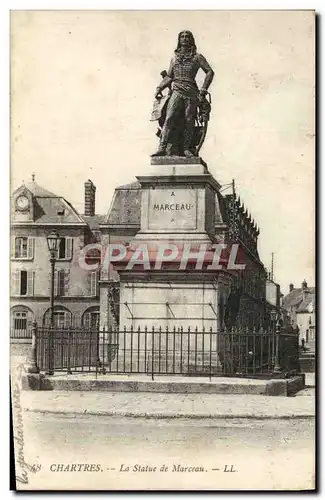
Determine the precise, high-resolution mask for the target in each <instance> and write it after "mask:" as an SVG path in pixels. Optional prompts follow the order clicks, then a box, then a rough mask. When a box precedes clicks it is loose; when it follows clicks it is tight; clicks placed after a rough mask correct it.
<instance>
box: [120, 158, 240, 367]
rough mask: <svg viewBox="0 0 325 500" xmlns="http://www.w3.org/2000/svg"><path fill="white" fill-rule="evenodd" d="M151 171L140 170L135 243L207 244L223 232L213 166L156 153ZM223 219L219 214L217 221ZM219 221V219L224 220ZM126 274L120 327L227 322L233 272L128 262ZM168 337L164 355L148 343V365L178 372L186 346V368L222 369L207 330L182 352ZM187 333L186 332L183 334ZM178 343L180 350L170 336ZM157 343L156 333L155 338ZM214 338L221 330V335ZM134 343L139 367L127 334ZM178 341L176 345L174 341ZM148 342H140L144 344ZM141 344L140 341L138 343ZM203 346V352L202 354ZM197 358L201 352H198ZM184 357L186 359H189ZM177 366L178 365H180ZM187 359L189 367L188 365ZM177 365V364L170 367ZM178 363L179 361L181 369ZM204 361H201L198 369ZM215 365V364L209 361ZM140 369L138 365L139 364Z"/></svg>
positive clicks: (213, 326)
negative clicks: (219, 228) (225, 312)
mask: <svg viewBox="0 0 325 500" xmlns="http://www.w3.org/2000/svg"><path fill="white" fill-rule="evenodd" d="M151 163H152V173H151V174H150V175H148V176H138V177H137V179H138V182H139V183H140V185H141V228H140V231H139V232H138V233H137V234H136V236H135V238H134V240H133V241H132V242H131V244H132V245H134V246H135V247H136V245H139V244H148V245H149V246H150V245H151V246H152V245H159V243H162V242H164V243H166V242H169V243H172V242H174V243H176V244H184V243H186V242H187V243H191V244H193V245H194V246H195V245H200V244H202V243H207V244H213V243H216V242H217V238H216V225H217V221H216V213H219V212H220V211H219V212H218V206H217V204H218V191H219V189H220V184H219V183H218V182H217V181H216V180H215V179H214V177H213V176H212V175H211V174H210V173H209V171H208V169H207V165H206V164H205V163H204V162H203V160H202V159H200V158H175V157H171V158H167V157H163V158H153V159H152V161H151ZM219 223H220V221H218V224H219ZM219 226H220V224H219ZM119 275H120V330H122V329H123V328H124V327H125V328H126V329H127V331H129V330H130V328H131V327H132V328H133V329H134V330H136V329H138V328H140V329H141V331H144V329H145V328H147V329H148V330H149V331H150V330H151V329H152V327H154V328H155V329H156V330H158V329H159V328H160V327H161V328H162V330H163V331H165V330H166V329H168V331H169V332H173V329H175V331H176V332H177V331H179V329H180V328H182V329H183V331H184V332H185V331H187V330H188V329H190V331H191V332H194V331H195V329H197V330H198V332H202V331H204V329H205V331H206V332H208V331H209V330H210V329H211V330H212V331H213V332H216V331H217V330H219V329H220V326H221V321H222V316H223V307H224V304H225V302H226V298H227V296H228V294H229V289H230V284H231V278H230V276H229V275H228V274H227V273H226V272H218V271H205V270H186V269H185V270H175V269H172V268H168V266H167V267H166V266H165V267H164V268H161V269H158V270H157V269H155V268H154V267H149V268H148V267H147V268H145V269H143V270H139V268H137V269H136V270H135V269H130V270H127V269H121V270H120V271H119ZM170 335H172V333H170V334H169V336H166V335H164V336H163V344H162V345H160V348H159V351H158V357H157V351H156V347H154V351H155V353H154V358H152V355H151V352H150V349H151V347H152V344H150V345H149V344H146V346H147V351H148V353H147V354H148V356H149V357H148V356H147V355H146V356H145V358H146V359H145V360H143V359H142V360H141V364H142V363H144V364H145V366H146V367H147V368H146V371H148V372H150V371H151V370H152V367H154V371H155V372H156V373H157V371H159V369H160V368H161V367H164V368H163V371H164V372H167V373H169V372H170V370H171V372H173V371H176V373H178V372H179V370H180V371H182V369H184V363H183V361H182V359H180V358H181V356H182V355H183V352H184V350H185V352H186V357H187V358H188V359H187V361H186V367H187V368H186V371H187V372H188V373H190V372H191V373H196V372H197V373H204V372H205V371H206V370H207V369H209V370H211V366H213V370H214V371H218V369H219V362H218V356H217V351H218V346H217V345H213V346H212V349H213V352H214V353H215V355H214V357H213V360H212V365H211V357H210V354H209V353H210V351H211V344H210V342H209V340H208V337H207V336H206V335H207V334H205V335H204V336H201V337H200V338H199V337H197V339H196V341H198V343H199V344H198V345H196V347H195V348H193V346H192V347H191V345H190V344H191V342H193V338H194V337H193V338H192V339H191V340H189V344H188V345H187V344H186V342H185V344H186V345H185V344H182V348H180V349H182V353H181V352H178V348H177V345H176V344H177V342H179V336H178V337H177V338H175V339H174V340H173V339H171V338H170ZM184 339H185V337H184V338H183V340H184ZM174 341H175V342H176V344H175V345H176V351H177V352H176V355H175V349H174V347H173V349H172V351H170V349H169V348H168V345H169V346H170V345H171V344H170V342H174ZM150 342H151V340H150ZM213 342H214V343H215V342H216V336H214V341H213ZM126 343H128V347H127V349H128V359H127V361H126V362H127V365H128V367H129V368H130V366H132V367H133V363H134V361H132V360H131V359H130V357H129V339H125V338H120V341H119V350H120V352H121V351H123V350H124V349H125V348H126ZM166 344H167V345H166ZM173 345H174V344H173ZM142 348H143V346H142V345H140V349H139V350H140V351H142ZM135 349H137V348H135ZM195 353H196V354H195ZM194 358H195V359H194ZM182 363H183V364H182ZM175 366H176V368H175ZM182 366H183V368H182ZM169 367H170V369H169ZM177 367H179V368H178V369H177ZM199 367H200V368H199ZM207 367H208V368H207ZM134 368H135V371H136V366H135V367H134Z"/></svg>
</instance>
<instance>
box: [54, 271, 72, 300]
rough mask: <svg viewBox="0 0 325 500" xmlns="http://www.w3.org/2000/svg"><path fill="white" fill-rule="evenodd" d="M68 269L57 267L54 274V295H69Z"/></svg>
mask: <svg viewBox="0 0 325 500" xmlns="http://www.w3.org/2000/svg"><path fill="white" fill-rule="evenodd" d="M69 280H70V270H69V269H58V270H56V271H55V274H54V296H55V297H66V296H67V295H69Z"/></svg>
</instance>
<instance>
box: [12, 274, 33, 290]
mask: <svg viewBox="0 0 325 500" xmlns="http://www.w3.org/2000/svg"><path fill="white" fill-rule="evenodd" d="M12 278H13V279H12V294H13V295H20V296H26V295H28V296H31V295H34V271H26V270H25V269H23V270H18V269H17V270H16V271H14V273H13V277H12Z"/></svg>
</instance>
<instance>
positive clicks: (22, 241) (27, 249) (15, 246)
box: [11, 236, 35, 260]
mask: <svg viewBox="0 0 325 500" xmlns="http://www.w3.org/2000/svg"><path fill="white" fill-rule="evenodd" d="M34 242H35V238H33V237H28V238H27V237H25V236H18V237H12V244H11V256H12V257H13V258H15V259H25V260H27V259H28V260H32V259H33V258H34Z"/></svg>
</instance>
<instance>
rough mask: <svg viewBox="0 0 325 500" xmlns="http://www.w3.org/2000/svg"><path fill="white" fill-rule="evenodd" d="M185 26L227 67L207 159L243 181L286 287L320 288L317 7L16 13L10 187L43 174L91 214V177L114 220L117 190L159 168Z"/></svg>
mask: <svg viewBox="0 0 325 500" xmlns="http://www.w3.org/2000/svg"><path fill="white" fill-rule="evenodd" d="M184 29H189V30H191V31H192V32H193V34H194V36H195V40H196V45H197V48H198V51H199V52H201V53H202V54H203V55H204V56H205V57H206V59H207V60H208V62H209V63H210V65H211V66H212V67H213V69H214V71H215V78H214V81H213V83H212V85H211V87H210V89H209V90H210V91H211V94H212V113H211V117H210V122H209V129H208V133H207V138H206V140H205V143H204V145H203V147H202V150H201V152H200V154H201V156H202V158H203V159H204V160H205V161H206V163H207V164H208V168H209V171H210V172H211V174H212V175H214V177H215V178H216V179H217V180H218V182H219V183H220V184H227V183H230V182H231V181H232V179H233V178H234V179H235V183H236V191H237V194H238V195H239V196H240V198H241V200H242V201H243V202H244V204H245V207H246V208H247V209H248V210H249V212H250V213H251V215H252V217H253V218H254V219H255V221H256V222H257V224H258V226H259V228H260V237H259V253H260V258H261V260H262V262H263V263H264V265H265V266H266V267H268V268H270V265H271V254H272V252H274V277H275V280H276V281H277V282H278V283H280V284H281V287H282V292H284V293H286V292H287V290H288V286H289V283H294V284H295V286H300V285H301V282H302V281H303V280H304V279H306V280H307V282H308V284H309V285H314V282H315V278H314V274H315V271H314V247H315V225H314V198H315V179H314V176H315V165H314V164H315V160H314V156H315V140H314V134H315V127H314V115H315V109H314V107H315V105H314V79H315V77H314V71H315V68H314V14H313V12H311V11H239V10H237V11H120V12H117V11H89V10H88V11H77V10H74V11H15V12H12V14H11V188H12V189H14V188H16V187H18V186H19V185H20V184H21V183H22V182H23V181H25V182H28V181H29V180H31V177H32V173H35V180H36V182H37V183H38V184H40V185H41V186H43V187H44V188H46V189H48V190H50V191H52V192H54V193H56V194H58V195H62V196H64V197H65V198H66V199H67V200H68V201H70V202H71V203H72V204H73V205H74V206H75V207H76V208H77V210H79V211H80V212H83V199H84V182H85V181H86V180H87V179H88V178H90V179H92V181H93V182H94V183H95V185H96V187H97V192H96V212H97V213H102V214H104V213H106V212H107V211H108V208H109V206H110V203H111V199H112V195H113V192H114V188H115V187H117V186H118V185H121V184H125V183H128V182H132V181H134V180H135V176H137V175H146V174H150V173H151V172H152V169H153V168H154V167H152V166H150V158H149V156H150V154H151V153H152V152H154V151H155V150H156V149H157V145H158V144H157V138H156V137H155V131H156V125H155V123H152V122H150V121H149V119H150V114H151V109H152V103H153V95H154V91H155V88H156V86H157V85H158V83H159V81H160V75H159V74H160V71H162V70H163V69H167V68H168V65H169V61H170V58H171V57H172V54H173V51H174V49H175V47H176V42H177V35H178V33H179V31H181V30H184ZM202 80H203V75H201V74H200V75H198V83H199V85H200V83H201V82H202Z"/></svg>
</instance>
